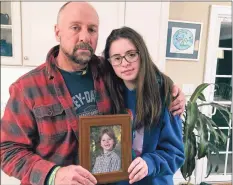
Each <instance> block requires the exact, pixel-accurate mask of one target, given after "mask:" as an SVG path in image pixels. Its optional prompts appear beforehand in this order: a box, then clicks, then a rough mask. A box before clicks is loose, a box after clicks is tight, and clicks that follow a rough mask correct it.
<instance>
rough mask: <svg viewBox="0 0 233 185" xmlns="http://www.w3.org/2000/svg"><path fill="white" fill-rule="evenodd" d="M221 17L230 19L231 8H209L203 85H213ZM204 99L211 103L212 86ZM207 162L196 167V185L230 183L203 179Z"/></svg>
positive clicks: (215, 177)
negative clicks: (214, 182) (199, 171)
mask: <svg viewBox="0 0 233 185" xmlns="http://www.w3.org/2000/svg"><path fill="white" fill-rule="evenodd" d="M222 17H231V6H219V5H212V6H211V7H210V19H209V20H210V21H209V30H208V39H207V41H208V43H207V50H206V63H205V74H204V82H205V83H215V73H216V67H217V52H218V44H219V37H220V26H221V24H220V18H222ZM205 97H207V99H208V101H213V97H214V86H212V87H211V88H208V89H206V92H205ZM205 111H207V113H208V114H210V111H209V110H208V109H207V110H205ZM207 161H208V160H207V158H204V159H201V160H199V161H198V163H199V164H198V166H199V169H200V170H201V169H202V173H201V176H198V177H197V179H196V182H197V183H200V182H201V181H231V175H210V176H209V177H208V178H205V176H206V172H207V170H208V169H207ZM197 171H198V170H197Z"/></svg>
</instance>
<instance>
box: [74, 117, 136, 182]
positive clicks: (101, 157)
mask: <svg viewBox="0 0 233 185" xmlns="http://www.w3.org/2000/svg"><path fill="white" fill-rule="evenodd" d="M131 145H132V141H131V118H130V115H129V114H118V115H96V116H80V117H79V164H80V165H81V166H82V167H84V168H85V169H87V170H88V171H90V172H91V173H92V174H93V175H94V176H95V178H96V179H97V183H98V184H105V183H111V182H117V181H121V180H127V179H128V176H129V174H128V172H127V170H128V167H129V165H130V163H131V162H132V151H131Z"/></svg>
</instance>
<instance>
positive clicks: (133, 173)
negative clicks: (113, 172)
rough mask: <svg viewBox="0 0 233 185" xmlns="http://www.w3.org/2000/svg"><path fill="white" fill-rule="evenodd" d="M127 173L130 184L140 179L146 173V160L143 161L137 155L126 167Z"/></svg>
mask: <svg viewBox="0 0 233 185" xmlns="http://www.w3.org/2000/svg"><path fill="white" fill-rule="evenodd" d="M128 173H129V183H130V184H133V183H134V182H137V181H140V180H141V179H143V178H144V177H145V176H147V174H148V166H147V164H146V161H144V160H143V159H142V158H141V157H137V158H136V159H134V160H133V162H132V163H131V164H130V166H129V168H128Z"/></svg>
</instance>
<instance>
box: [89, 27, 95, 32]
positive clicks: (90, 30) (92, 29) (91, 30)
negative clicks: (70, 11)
mask: <svg viewBox="0 0 233 185" xmlns="http://www.w3.org/2000/svg"><path fill="white" fill-rule="evenodd" d="M88 30H89V32H90V33H95V32H96V29H94V28H89V29H88Z"/></svg>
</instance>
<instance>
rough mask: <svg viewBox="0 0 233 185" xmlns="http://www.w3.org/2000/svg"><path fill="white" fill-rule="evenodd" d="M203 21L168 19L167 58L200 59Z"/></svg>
mask: <svg viewBox="0 0 233 185" xmlns="http://www.w3.org/2000/svg"><path fill="white" fill-rule="evenodd" d="M201 28H202V23H199V22H187V21H175V20H169V21H168V32H167V48H166V58H167V59H173V60H194V61H198V60H199V55H200V38H201Z"/></svg>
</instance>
